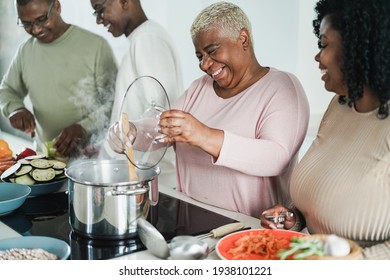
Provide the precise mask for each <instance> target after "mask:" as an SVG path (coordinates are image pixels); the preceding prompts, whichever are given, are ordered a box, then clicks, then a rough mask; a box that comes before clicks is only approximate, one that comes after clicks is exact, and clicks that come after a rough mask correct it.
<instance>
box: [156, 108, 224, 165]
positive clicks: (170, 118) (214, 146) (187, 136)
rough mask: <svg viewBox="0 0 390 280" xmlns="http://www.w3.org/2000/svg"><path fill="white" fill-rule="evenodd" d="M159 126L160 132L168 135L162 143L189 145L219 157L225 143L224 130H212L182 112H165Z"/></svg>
mask: <svg viewBox="0 0 390 280" xmlns="http://www.w3.org/2000/svg"><path fill="white" fill-rule="evenodd" d="M159 125H160V132H161V133H162V134H165V135H166V137H165V138H163V139H161V141H164V142H167V143H174V142H180V143H187V144H190V145H192V146H197V147H199V148H201V149H202V150H204V151H205V152H207V153H209V154H210V155H212V156H214V157H215V158H217V157H218V155H219V152H220V150H221V147H222V143H223V136H224V133H223V131H222V130H219V129H213V128H210V127H208V126H206V125H205V124H203V123H202V122H200V121H199V120H197V119H196V118H195V117H194V116H192V115H191V114H189V113H186V112H183V111H180V110H168V111H165V112H163V113H162V114H161V117H160V123H159Z"/></svg>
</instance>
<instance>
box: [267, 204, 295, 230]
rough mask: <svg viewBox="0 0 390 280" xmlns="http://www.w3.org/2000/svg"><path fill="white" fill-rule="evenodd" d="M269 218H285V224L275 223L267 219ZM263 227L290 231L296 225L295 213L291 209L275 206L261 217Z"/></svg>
mask: <svg viewBox="0 0 390 280" xmlns="http://www.w3.org/2000/svg"><path fill="white" fill-rule="evenodd" d="M269 216H273V217H275V216H284V217H285V218H284V222H283V223H282V222H274V221H270V220H269V219H267V218H266V217H269ZM260 221H261V226H262V227H264V228H272V229H290V228H292V227H293V226H294V225H295V222H296V219H295V215H294V212H293V211H292V210H291V209H288V208H286V207H284V206H283V205H280V204H278V205H275V206H273V207H271V208H269V209H267V210H265V211H264V212H263V213H261V216H260Z"/></svg>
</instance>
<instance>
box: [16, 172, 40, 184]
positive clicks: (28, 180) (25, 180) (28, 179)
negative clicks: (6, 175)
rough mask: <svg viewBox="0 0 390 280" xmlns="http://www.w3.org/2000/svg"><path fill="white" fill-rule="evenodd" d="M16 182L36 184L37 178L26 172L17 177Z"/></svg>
mask: <svg viewBox="0 0 390 280" xmlns="http://www.w3.org/2000/svg"><path fill="white" fill-rule="evenodd" d="M15 183H18V184H22V185H34V184H35V180H34V179H33V178H31V176H30V175H29V174H25V175H22V176H19V177H16V178H15Z"/></svg>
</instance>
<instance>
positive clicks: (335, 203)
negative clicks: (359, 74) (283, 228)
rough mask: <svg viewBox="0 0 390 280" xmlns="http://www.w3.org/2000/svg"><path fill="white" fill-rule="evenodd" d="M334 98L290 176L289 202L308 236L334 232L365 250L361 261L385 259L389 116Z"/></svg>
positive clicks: (389, 244)
mask: <svg viewBox="0 0 390 280" xmlns="http://www.w3.org/2000/svg"><path fill="white" fill-rule="evenodd" d="M337 99H338V97H337V96H336V97H335V98H333V100H332V102H331V103H330V105H329V108H328V110H327V112H326V113H325V115H324V118H323V120H322V122H321V125H320V128H319V132H318V135H317V138H316V139H315V140H314V141H313V144H312V145H311V147H310V148H309V150H308V151H307V153H306V154H305V156H304V157H303V158H302V160H301V161H300V163H299V164H298V165H297V167H296V169H295V170H294V172H293V175H292V179H291V189H290V191H291V196H292V200H293V202H294V204H295V206H296V207H297V208H298V209H299V210H300V211H301V212H302V214H303V215H304V217H305V219H306V224H307V228H308V231H309V232H310V233H324V234H331V233H334V234H337V235H339V236H342V237H345V238H348V239H352V240H355V241H356V242H357V243H359V244H360V245H361V246H362V247H364V248H365V249H364V257H365V258H366V259H390V117H388V118H386V119H384V120H380V119H378V118H377V117H376V112H377V110H374V111H372V112H368V113H358V112H356V111H355V110H354V109H353V108H350V107H349V106H348V105H340V104H339V103H338V101H337Z"/></svg>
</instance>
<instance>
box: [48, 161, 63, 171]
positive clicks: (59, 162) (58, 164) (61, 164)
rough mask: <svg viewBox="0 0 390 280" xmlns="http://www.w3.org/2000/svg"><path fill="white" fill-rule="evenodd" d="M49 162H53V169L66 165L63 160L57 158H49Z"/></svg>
mask: <svg viewBox="0 0 390 280" xmlns="http://www.w3.org/2000/svg"><path fill="white" fill-rule="evenodd" d="M49 162H51V163H52V164H53V166H52V167H53V168H54V169H62V170H63V169H64V168H65V167H66V163H65V162H63V161H59V160H56V159H51V160H49Z"/></svg>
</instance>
